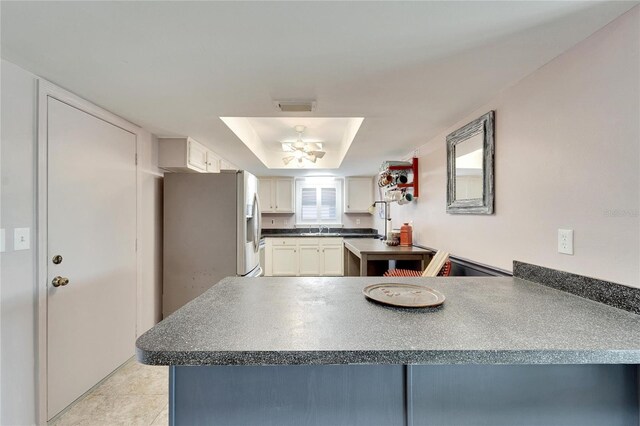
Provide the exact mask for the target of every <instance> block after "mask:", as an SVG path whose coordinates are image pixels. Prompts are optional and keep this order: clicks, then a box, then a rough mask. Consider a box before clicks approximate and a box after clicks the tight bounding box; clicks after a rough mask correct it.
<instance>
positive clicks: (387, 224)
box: [369, 201, 391, 241]
mask: <svg viewBox="0 0 640 426" xmlns="http://www.w3.org/2000/svg"><path fill="white" fill-rule="evenodd" d="M376 204H384V235H383V236H382V241H386V240H387V233H388V232H389V231H388V227H391V217H390V216H391V214H390V211H389V202H387V201H376V202H374V203H373V204H372V205H371V207H369V212H370V213H372V214H373V212H374V209H375V208H376Z"/></svg>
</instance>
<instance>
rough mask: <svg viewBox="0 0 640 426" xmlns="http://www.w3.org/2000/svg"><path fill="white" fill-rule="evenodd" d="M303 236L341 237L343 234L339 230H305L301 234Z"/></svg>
mask: <svg viewBox="0 0 640 426" xmlns="http://www.w3.org/2000/svg"><path fill="white" fill-rule="evenodd" d="M300 236H301V237H320V236H324V237H339V236H341V234H340V233H339V232H303V233H301V234H300Z"/></svg>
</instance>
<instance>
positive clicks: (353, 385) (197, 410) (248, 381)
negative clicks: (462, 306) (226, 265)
mask: <svg viewBox="0 0 640 426" xmlns="http://www.w3.org/2000/svg"><path fill="white" fill-rule="evenodd" d="M169 416H170V420H169V424H170V425H225V426H232V425H237V426H247V425H273V426H288V425H291V426H294V425H296V426H298V425H331V426H337V425H345V426H347V425H348V426H357V425H363V426H372V425H384V426H391V425H398V426H400V425H406V426H422V425H425V426H426V425H460V426H461V425H492V426H495V425H510V426H512V425H545V426H546V425H581V426H587V425H594V426H595V425H598V426H600V425H637V424H638V420H639V416H640V413H639V411H638V368H637V366H636V365H413V366H407V365H278V366H172V367H170V395H169Z"/></svg>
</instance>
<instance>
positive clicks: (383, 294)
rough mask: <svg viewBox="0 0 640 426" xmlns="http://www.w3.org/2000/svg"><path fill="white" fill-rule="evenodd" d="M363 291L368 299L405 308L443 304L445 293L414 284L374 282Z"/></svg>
mask: <svg viewBox="0 0 640 426" xmlns="http://www.w3.org/2000/svg"><path fill="white" fill-rule="evenodd" d="M362 292H363V293H364V296H365V297H366V298H367V299H370V300H375V301H376V302H380V303H384V304H385V305H392V306H401V307H403V308H426V307H430V306H438V305H442V303H443V302H444V294H442V293H440V292H439V291H437V290H433V289H431V288H429V287H423V286H420V285H414V284H398V283H382V284H372V285H368V286H366V287H365V288H363V289H362Z"/></svg>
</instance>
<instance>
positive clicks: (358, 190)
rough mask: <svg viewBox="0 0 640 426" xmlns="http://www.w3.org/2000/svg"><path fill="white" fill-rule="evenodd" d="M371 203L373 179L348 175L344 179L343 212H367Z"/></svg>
mask: <svg viewBox="0 0 640 426" xmlns="http://www.w3.org/2000/svg"><path fill="white" fill-rule="evenodd" d="M371 204H373V179H372V178H368V177H348V178H346V179H345V203H344V212H345V213H369V207H370V206H371Z"/></svg>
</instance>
